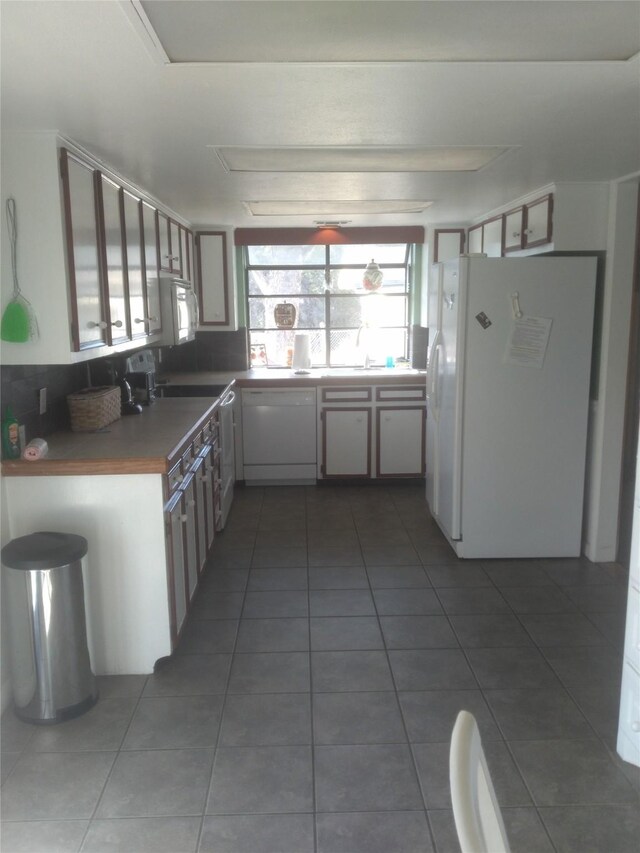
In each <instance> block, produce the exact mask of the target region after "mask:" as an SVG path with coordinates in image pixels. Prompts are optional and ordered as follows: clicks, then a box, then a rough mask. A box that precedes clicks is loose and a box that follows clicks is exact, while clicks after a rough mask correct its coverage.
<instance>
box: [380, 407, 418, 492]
mask: <svg viewBox="0 0 640 853" xmlns="http://www.w3.org/2000/svg"><path fill="white" fill-rule="evenodd" d="M376 417H377V435H378V441H377V465H376V470H377V473H378V477H423V476H424V471H425V420H426V409H425V407H424V405H422V406H414V407H411V408H409V407H406V408H404V409H396V408H391V407H387V406H384V407H382V406H381V407H379V408H378V409H376Z"/></svg>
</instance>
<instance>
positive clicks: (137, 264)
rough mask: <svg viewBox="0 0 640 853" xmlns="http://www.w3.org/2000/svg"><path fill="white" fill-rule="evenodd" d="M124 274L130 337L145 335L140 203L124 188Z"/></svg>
mask: <svg viewBox="0 0 640 853" xmlns="http://www.w3.org/2000/svg"><path fill="white" fill-rule="evenodd" d="M122 201H123V204H122V215H123V219H124V222H123V230H124V243H125V257H126V274H127V285H128V292H129V323H130V328H131V337H132V338H141V337H142V338H143V337H145V335H146V324H145V323H144V316H145V299H144V282H143V266H142V260H143V242H142V227H141V225H142V220H141V217H142V211H141V207H142V203H141V201H140V199H139V198H137V197H136V196H134V195H132V194H131V193H130V192H127V191H126V190H125V191H124V192H123V197H122Z"/></svg>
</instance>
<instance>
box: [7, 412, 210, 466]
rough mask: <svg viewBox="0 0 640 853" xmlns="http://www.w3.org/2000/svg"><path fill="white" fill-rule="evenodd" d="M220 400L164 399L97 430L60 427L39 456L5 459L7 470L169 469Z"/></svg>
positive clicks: (50, 437)
mask: <svg viewBox="0 0 640 853" xmlns="http://www.w3.org/2000/svg"><path fill="white" fill-rule="evenodd" d="M217 405H218V401H217V399H215V400H211V399H204V398H201V397H190V398H187V399H174V398H167V399H160V400H156V402H155V403H153V404H152V405H151V406H144V407H143V410H142V414H139V415H126V416H125V417H122V418H120V419H119V420H117V421H114V422H113V423H111V424H109V425H108V426H106V427H104V428H103V429H101V430H99V431H98V432H71V431H70V430H66V431H60V432H56V433H54V434H53V435H50V436H47V444H48V446H49V450H48V453H47V456H46V457H45V458H44V459H41V460H38V461H36V462H25V461H24V460H22V459H19V460H10V461H9V460H5V461H4V462H3V463H2V474H3V475H4V476H14V477H25V476H44V475H49V476H56V475H58V476H66V475H70V474H165V473H167V471H168V470H169V467H170V465H171V462H172V460H173V459H174V458H175V457H177V455H178V454H179V453H180V450H181V448H182V446H183V445H184V444H185V443H186V441H187V440H188V437H189V435H190V434H191V433H193V432H194V431H195V430H197V429H198V428H199V426H200V425H201V424H202V423H204V422H205V421H206V420H207V418H208V417H210V416H211V413H212V411H213V410H214V408H215V407H216V406H217Z"/></svg>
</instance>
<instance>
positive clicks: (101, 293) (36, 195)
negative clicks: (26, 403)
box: [0, 132, 180, 364]
mask: <svg viewBox="0 0 640 853" xmlns="http://www.w3.org/2000/svg"><path fill="white" fill-rule="evenodd" d="M1 168H2V176H1V183H2V193H3V198H6V197H9V196H13V197H14V198H15V199H16V207H17V219H18V267H19V274H20V285H21V288H22V290H23V292H24V294H25V296H26V297H27V298H28V299H29V301H30V302H31V304H32V306H33V310H34V313H35V315H36V318H37V319H38V325H39V336H38V337H36V338H33V339H30V340H28V341H26V342H25V343H20V344H15V343H9V342H5V341H3V342H2V345H1V349H2V361H3V363H4V364H71V363H74V362H81V361H86V360H88V359H91V358H98V357H99V356H105V355H112V354H113V353H114V352H124V351H126V350H128V349H132V348H133V347H140V346H142V345H144V344H145V343H147V342H148V343H150V344H153V342H154V339H153V336H154V335H155V334H156V333H157V332H159V330H160V306H159V298H158V297H159V290H158V284H157V280H158V260H157V253H158V249H157V228H156V223H155V215H156V205H154V204H152V203H151V200H150V199H149V197H148V195H147V194H146V193H144V192H143V191H142V190H140V191H138V190H137V188H136V187H134V186H133V185H131V184H130V183H128V182H127V181H125V180H123V179H120V178H119V177H118V176H117V175H116V174H114V173H112V172H110V171H109V170H108V169H106V168H103V167H102V166H101V165H99V164H98V163H97V162H94V161H93V160H92V158H91V157H89V156H88V155H86V154H84V153H83V152H81V151H79V150H78V149H77V148H76V147H75V146H74V145H73V144H72V143H69V142H67V141H65V140H63V139H61V138H60V137H59V136H58V135H57V134H56V133H48V132H44V133H28V132H3V139H2V158H1ZM123 192H124V195H123ZM136 199H141V200H143V202H144V205H143V225H142V228H143V237H144V250H143V257H142V261H143V263H144V267H145V275H144V280H143V282H142V289H143V300H144V303H145V305H144V307H145V309H146V313H144V314H142V315H141V312H140V311H139V310H138V308H139V306H140V286H139V285H140V278H139V276H140V271H139V270H140V267H139V260H138V254H139V252H140V251H142V250H141V249H139V248H137V247H138V241H139V238H138V235H137V233H136V224H135V211H134V208H135V204H136ZM123 208H124V212H123ZM150 213H151V214H152V217H151V220H150V216H149V214H150ZM163 215H164V217H165V221H167V222H168V217H167V216H166V214H163ZM123 217H124V223H123ZM0 236H1V240H2V251H1V252H0V261H1V264H2V274H1V276H0V287H1V289H2V303H3V304H5V303H6V301H7V300H8V299H9V298H10V293H11V289H12V274H11V252H10V249H9V245H8V237H7V229H6V228H1V229H0ZM167 239H168V238H167ZM127 252H128V255H127ZM179 254H180V253H179ZM129 278H130V280H129ZM152 318H155V319H152Z"/></svg>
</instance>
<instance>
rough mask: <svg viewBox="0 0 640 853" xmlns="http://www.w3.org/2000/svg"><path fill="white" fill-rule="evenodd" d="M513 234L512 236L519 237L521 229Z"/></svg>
mask: <svg viewBox="0 0 640 853" xmlns="http://www.w3.org/2000/svg"><path fill="white" fill-rule="evenodd" d="M511 236H512V237H519V236H520V232H519V231H514V232H513V234H512V235H511Z"/></svg>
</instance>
